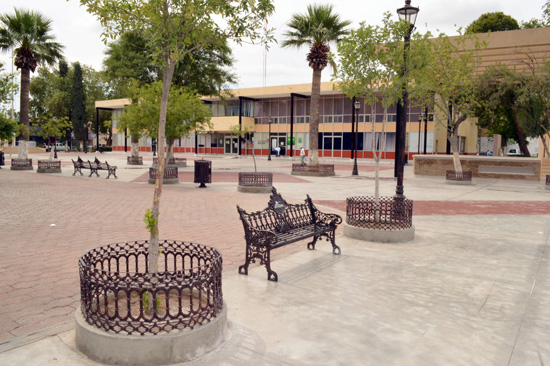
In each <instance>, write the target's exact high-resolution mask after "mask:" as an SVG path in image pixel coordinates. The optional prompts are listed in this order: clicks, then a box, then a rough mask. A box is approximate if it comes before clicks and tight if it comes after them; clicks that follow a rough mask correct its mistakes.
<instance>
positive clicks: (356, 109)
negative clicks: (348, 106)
mask: <svg viewBox="0 0 550 366" xmlns="http://www.w3.org/2000/svg"><path fill="white" fill-rule="evenodd" d="M353 105H354V107H355V154H354V156H353V171H352V172H351V175H359V171H358V170H357V152H358V149H357V135H358V133H359V108H360V107H361V103H360V102H359V100H358V99H355V103H353Z"/></svg>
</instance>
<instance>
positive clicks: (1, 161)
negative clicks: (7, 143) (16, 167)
mask: <svg viewBox="0 0 550 366" xmlns="http://www.w3.org/2000/svg"><path fill="white" fill-rule="evenodd" d="M4 164H5V163H4V152H3V151H0V167H1V166H2V165H4Z"/></svg>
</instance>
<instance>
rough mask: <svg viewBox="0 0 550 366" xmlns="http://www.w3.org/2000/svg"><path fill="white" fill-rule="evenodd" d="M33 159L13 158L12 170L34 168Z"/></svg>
mask: <svg viewBox="0 0 550 366" xmlns="http://www.w3.org/2000/svg"><path fill="white" fill-rule="evenodd" d="M32 169H33V168H32V159H11V170H32Z"/></svg>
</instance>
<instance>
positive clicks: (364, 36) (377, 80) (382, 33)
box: [335, 13, 418, 220]
mask: <svg viewBox="0 0 550 366" xmlns="http://www.w3.org/2000/svg"><path fill="white" fill-rule="evenodd" d="M409 27H410V24H409V23H407V22H405V21H398V22H394V21H392V20H391V14H390V13H386V14H384V19H383V25H381V26H370V25H366V24H365V23H361V24H360V26H359V28H358V29H357V30H352V31H351V34H350V35H349V36H348V37H345V38H344V39H342V41H340V42H339V43H338V54H339V55H340V59H339V63H338V71H337V73H335V77H336V78H338V79H340V80H341V81H340V83H339V84H338V89H340V90H341V91H342V92H344V93H345V94H346V95H347V96H348V97H349V98H357V97H364V98H365V104H366V105H370V111H371V116H370V121H371V123H372V131H373V133H372V139H373V140H372V152H373V158H374V161H375V189H374V196H375V204H376V207H377V208H376V213H375V217H376V220H378V219H379V214H380V213H379V209H378V207H379V206H378V205H379V200H380V188H379V187H380V183H379V166H380V159H381V155H382V152H383V151H384V150H385V141H386V124H387V121H388V108H389V107H390V106H392V105H395V104H397V103H399V102H400V99H401V97H402V92H403V89H402V85H406V84H408V82H407V79H408V78H409V77H410V75H411V73H409V72H405V73H403V70H404V63H403V61H404V60H405V58H406V59H407V64H409V63H410V64H411V65H413V64H417V63H418V61H416V60H415V59H412V57H411V56H413V55H415V57H416V55H417V54H418V53H415V54H413V53H411V52H409V53H408V54H407V55H406V57H405V55H404V52H405V51H406V49H405V47H404V43H403V37H404V36H405V35H406V34H407V32H408V30H409ZM382 45H383V46H382ZM409 51H410V49H409ZM406 70H408V68H407V69H406ZM377 103H380V104H381V105H382V107H383V108H384V117H383V121H382V122H383V123H382V133H381V140H382V141H381V142H380V143H378V141H376V133H374V131H376V130H377V129H376V126H375V125H376V118H375V106H376V104H377Z"/></svg>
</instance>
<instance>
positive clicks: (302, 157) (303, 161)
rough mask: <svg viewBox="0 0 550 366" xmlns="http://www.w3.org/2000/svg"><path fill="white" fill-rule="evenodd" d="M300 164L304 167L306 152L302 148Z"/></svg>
mask: <svg viewBox="0 0 550 366" xmlns="http://www.w3.org/2000/svg"><path fill="white" fill-rule="evenodd" d="M300 162H301V164H302V165H306V151H305V150H304V147H303V146H302V147H301V148H300Z"/></svg>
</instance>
